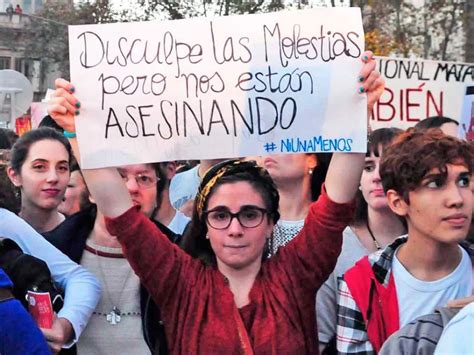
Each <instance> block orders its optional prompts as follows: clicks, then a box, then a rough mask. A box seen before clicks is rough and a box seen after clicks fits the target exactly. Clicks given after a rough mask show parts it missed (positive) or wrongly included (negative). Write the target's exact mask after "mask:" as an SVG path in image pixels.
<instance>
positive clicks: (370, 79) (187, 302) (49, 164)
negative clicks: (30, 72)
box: [0, 52, 474, 354]
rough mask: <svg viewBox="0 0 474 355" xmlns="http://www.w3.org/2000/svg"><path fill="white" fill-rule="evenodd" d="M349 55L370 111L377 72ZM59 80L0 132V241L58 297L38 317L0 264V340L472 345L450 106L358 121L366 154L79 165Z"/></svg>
mask: <svg viewBox="0 0 474 355" xmlns="http://www.w3.org/2000/svg"><path fill="white" fill-rule="evenodd" d="M361 58H362V62H363V63H362V68H361V72H360V76H359V77H358V78H354V80H355V81H360V82H361V89H360V90H359V93H360V94H363V95H367V110H368V123H369V124H370V112H371V110H372V107H373V105H374V103H375V102H376V101H377V100H378V99H379V97H380V95H381V94H382V92H383V89H384V81H383V79H382V78H381V77H380V74H379V73H378V72H377V70H376V69H375V61H374V59H373V56H372V54H371V53H370V52H366V53H364V54H363V55H362V56H361ZM360 78H362V80H360ZM74 91H75V90H74V86H73V84H72V83H70V82H68V81H66V80H64V79H58V80H56V91H55V95H54V97H53V98H52V99H51V100H50V102H49V103H48V113H49V116H48V117H47V118H45V119H44V120H43V122H42V124H41V127H39V128H37V129H34V130H32V131H30V132H28V133H25V134H24V135H23V136H21V137H20V138H18V137H12V135H11V133H8V135H7V132H6V131H0V138H1V139H0V141H1V143H2V144H3V143H5V144H4V146H3V145H2V146H1V148H2V149H4V150H3V151H2V152H4V154H2V162H1V163H0V167H1V169H0V237H1V238H6V239H11V240H13V241H14V242H16V243H17V244H18V245H19V247H20V248H21V249H22V251H23V252H24V253H26V254H30V255H33V256H35V257H36V258H38V259H41V260H43V261H44V262H45V263H46V265H47V267H48V268H49V270H50V272H51V277H52V279H53V281H54V283H55V284H56V285H57V286H58V288H59V289H60V290H61V291H62V292H63V297H64V305H63V306H62V308H61V309H60V310H59V311H58V312H57V314H55V315H54V317H53V324H52V327H51V328H50V329H47V328H44V327H43V328H38V327H37V326H36V324H35V322H34V320H32V319H31V316H30V315H29V314H28V313H27V310H26V309H24V307H23V306H22V305H21V304H19V303H18V301H15V300H14V299H13V292H12V290H15V279H14V277H13V275H7V274H6V273H4V272H3V270H2V269H1V268H0V339H1V341H0V354H27V353H34V354H43V353H44V354H46V353H50V352H54V353H58V352H61V353H79V354H168V353H173V354H181V353H186V354H194V353H202V354H220V353H231V354H234V353H235V354H236V353H244V354H298V353H301V354H317V353H323V354H336V353H341V354H376V353H381V354H415V353H420V354H421V353H423V354H426V353H434V352H436V353H440V354H444V353H447V352H449V353H472V352H473V351H474V349H473V346H474V344H473V340H472V339H473V337H472V331H473V327H474V324H473V322H472V317H473V315H474V308H473V306H472V303H471V301H474V298H473V296H472V295H473V287H474V285H473V281H472V280H473V273H472V262H471V255H472V252H473V250H474V247H472V244H471V242H472V241H473V235H472V231H471V230H470V227H471V218H472V213H473V196H472V194H473V187H472V186H471V176H472V169H473V163H474V146H473V145H472V144H471V143H470V142H466V141H463V140H460V139H458V138H456V137H454V136H455V135H456V131H457V121H456V120H453V119H450V118H447V117H441V116H440V117H431V118H427V119H425V120H423V121H421V122H420V123H419V124H418V125H417V126H416V127H414V128H410V129H408V130H406V131H402V130H401V129H397V128H381V129H377V130H375V131H371V130H370V128H369V129H368V137H367V153H365V154H363V153H333V154H328V153H308V154H306V153H303V154H287V155H283V154H282V155H278V154H277V155H269V156H263V157H246V158H238V159H237V158H236V159H230V160H223V159H219V160H200V161H198V162H197V164H190V165H189V166H188V167H184V168H183V167H182V166H181V167H179V164H178V162H174V161H173V162H162V163H149V164H136V165H127V166H118V167H114V168H101V169H81V168H80V166H79V164H78V161H80V150H79V147H78V144H77V141H76V139H77V138H76V134H75V120H80V116H78V112H80V109H82V106H81V104H80V103H79V102H78V100H77V98H76V97H75V96H74ZM348 117H350V112H348ZM3 137H5V138H3ZM7 137H8V140H7ZM187 168H189V169H187ZM178 171H179V172H178ZM0 248H1V245H0ZM0 251H1V250H0ZM0 254H1V253H0ZM0 262H1V257H0ZM0 265H1V263H0ZM5 270H6V269H5ZM39 291H41V290H39ZM6 322H8V324H6ZM12 324H15V325H12ZM469 331H470V332H471V336H470V337H469V336H467V335H466V334H468V333H469ZM25 334H27V335H25Z"/></svg>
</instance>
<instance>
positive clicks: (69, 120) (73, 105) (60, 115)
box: [48, 78, 81, 132]
mask: <svg viewBox="0 0 474 355" xmlns="http://www.w3.org/2000/svg"><path fill="white" fill-rule="evenodd" d="M54 84H55V86H56V90H55V91H54V95H53V98H52V99H51V100H49V101H48V114H49V115H50V116H51V117H52V118H53V119H54V121H55V122H56V123H57V124H58V125H60V126H61V127H62V128H63V129H64V130H65V131H68V132H75V131H76V125H75V123H74V118H75V116H76V115H78V114H79V108H80V107H81V105H80V103H79V101H78V100H77V99H76V97H75V96H74V95H73V94H72V93H73V92H74V86H73V85H72V84H71V83H70V82H69V81H67V80H64V79H61V78H59V79H56V81H55V82H54Z"/></svg>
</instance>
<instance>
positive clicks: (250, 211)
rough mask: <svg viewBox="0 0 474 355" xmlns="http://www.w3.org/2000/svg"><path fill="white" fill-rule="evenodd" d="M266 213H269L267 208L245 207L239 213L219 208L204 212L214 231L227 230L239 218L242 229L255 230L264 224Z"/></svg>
mask: <svg viewBox="0 0 474 355" xmlns="http://www.w3.org/2000/svg"><path fill="white" fill-rule="evenodd" d="M266 213H268V212H267V210H266V209H265V208H260V207H257V206H247V207H243V208H242V209H241V210H240V211H239V212H237V213H232V212H230V211H229V210H226V209H222V208H218V209H215V210H211V211H206V212H204V218H205V219H206V222H207V224H208V225H209V226H210V227H212V228H214V229H227V228H228V227H229V226H230V224H231V223H232V220H233V219H234V218H237V220H238V221H239V223H240V225H241V226H242V227H245V228H255V227H258V226H259V225H260V224H262V222H263V218H264V217H265V214H266Z"/></svg>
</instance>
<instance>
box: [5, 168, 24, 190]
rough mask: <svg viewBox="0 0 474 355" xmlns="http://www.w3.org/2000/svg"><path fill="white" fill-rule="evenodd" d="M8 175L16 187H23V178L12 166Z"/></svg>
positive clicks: (8, 170)
mask: <svg viewBox="0 0 474 355" xmlns="http://www.w3.org/2000/svg"><path fill="white" fill-rule="evenodd" d="M7 174H8V177H9V178H10V181H11V182H12V184H13V185H15V186H16V187H21V176H20V174H19V173H17V172H16V171H15V170H13V168H12V167H11V166H9V167H8V168H7Z"/></svg>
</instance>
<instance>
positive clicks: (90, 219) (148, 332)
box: [43, 205, 180, 355]
mask: <svg viewBox="0 0 474 355" xmlns="http://www.w3.org/2000/svg"><path fill="white" fill-rule="evenodd" d="M96 214H97V209H96V207H95V205H93V206H91V207H90V208H87V209H85V210H83V211H80V212H78V213H76V214H74V215H72V216H70V217H68V218H67V219H66V220H65V221H64V222H63V223H61V224H60V225H59V226H58V227H56V228H55V229H53V230H52V231H50V232H47V233H43V236H44V237H45V238H46V239H47V240H48V241H49V242H50V243H51V244H53V245H54V246H55V247H56V248H58V249H59V250H61V251H62V252H63V253H64V254H66V255H67V256H68V257H69V258H70V259H71V260H72V261H75V262H76V263H78V264H79V263H80V262H81V258H82V254H83V252H84V249H85V246H86V240H87V238H88V237H89V234H90V232H91V231H92V229H93V228H94V222H95V217H96ZM152 221H153V222H154V223H155V224H156V226H157V227H158V229H160V231H161V232H162V233H163V234H165V235H166V236H167V237H168V238H169V240H170V241H172V242H173V243H177V242H178V240H179V237H180V236H179V235H177V234H175V233H174V232H172V231H171V230H170V229H168V228H167V227H166V226H164V225H163V224H161V223H160V222H157V221H154V220H152ZM140 310H141V314H142V326H143V337H144V339H145V341H146V343H147V345H148V347H149V348H150V351H151V352H152V354H160V355H161V354H168V346H167V344H166V337H165V331H164V327H163V323H162V321H161V317H160V310H159V308H158V306H157V305H156V304H155V303H154V302H153V300H152V299H151V297H150V295H149V294H148V291H147V290H146V289H145V287H143V285H142V286H141V287H140Z"/></svg>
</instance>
